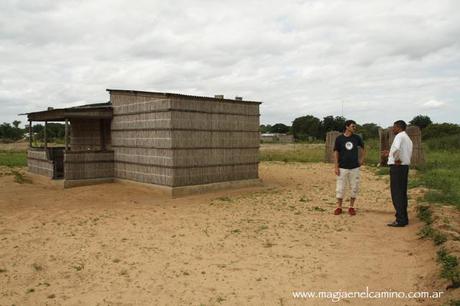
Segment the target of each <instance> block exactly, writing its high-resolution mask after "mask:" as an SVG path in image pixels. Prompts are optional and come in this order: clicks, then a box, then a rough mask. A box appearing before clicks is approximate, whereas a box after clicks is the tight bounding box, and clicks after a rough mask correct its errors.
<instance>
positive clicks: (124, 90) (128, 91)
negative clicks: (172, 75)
mask: <svg viewBox="0 0 460 306" xmlns="http://www.w3.org/2000/svg"><path fill="white" fill-rule="evenodd" d="M106 90H107V91H108V92H112V91H113V92H126V93H131V94H154V95H162V96H165V97H168V98H169V97H176V98H193V99H202V100H212V101H225V102H233V103H257V104H261V103H262V102H258V101H248V100H234V99H225V98H224V99H221V98H215V97H206V96H194V95H184V94H178V93H169V92H156V91H142V90H127V89H110V88H107V89H106Z"/></svg>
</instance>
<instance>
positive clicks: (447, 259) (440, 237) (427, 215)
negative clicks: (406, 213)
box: [417, 205, 460, 288]
mask: <svg viewBox="0 0 460 306" xmlns="http://www.w3.org/2000/svg"><path fill="white" fill-rule="evenodd" d="M417 216H418V218H420V220H421V221H423V222H424V223H425V225H424V226H423V228H422V229H421V230H420V232H419V235H420V236H421V238H431V239H432V240H433V242H434V243H435V244H436V245H441V244H443V243H444V242H446V241H447V236H446V235H445V234H444V233H442V232H440V231H438V230H436V229H434V228H433V227H432V226H431V225H432V223H433V214H432V212H431V209H430V207H429V206H425V205H424V206H422V205H419V206H418V207H417ZM437 261H438V263H439V264H440V265H441V277H442V278H444V279H446V280H448V281H449V282H451V284H450V285H449V288H459V287H460V268H459V265H458V258H457V257H456V256H453V255H450V254H449V253H448V252H447V250H446V249H445V248H444V247H441V248H440V249H439V250H438V251H437Z"/></svg>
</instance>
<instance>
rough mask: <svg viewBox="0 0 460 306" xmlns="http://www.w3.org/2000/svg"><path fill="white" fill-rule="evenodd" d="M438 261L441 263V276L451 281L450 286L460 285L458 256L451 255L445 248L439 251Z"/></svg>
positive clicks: (457, 286)
mask: <svg viewBox="0 0 460 306" xmlns="http://www.w3.org/2000/svg"><path fill="white" fill-rule="evenodd" d="M437 255H438V259H437V260H438V262H439V263H440V264H441V267H442V269H441V276H442V277H443V278H445V279H447V280H448V281H450V282H451V285H450V288H459V287H460V268H459V266H458V258H457V257H456V256H453V255H450V254H449V253H448V252H447V251H446V249H445V248H441V249H440V250H439V251H438V252H437Z"/></svg>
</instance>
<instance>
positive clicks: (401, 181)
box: [390, 165, 409, 224]
mask: <svg viewBox="0 0 460 306" xmlns="http://www.w3.org/2000/svg"><path fill="white" fill-rule="evenodd" d="M408 176H409V166H407V165H399V166H397V165H390V188H391V200H392V201H393V206H394V208H395V210H396V214H395V216H396V222H398V223H399V224H409V218H408V216H407V179H408Z"/></svg>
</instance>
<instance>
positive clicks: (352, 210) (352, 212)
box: [348, 207, 356, 216]
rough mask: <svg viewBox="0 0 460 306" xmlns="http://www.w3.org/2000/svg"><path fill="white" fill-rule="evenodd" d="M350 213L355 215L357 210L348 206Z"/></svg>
mask: <svg viewBox="0 0 460 306" xmlns="http://www.w3.org/2000/svg"><path fill="white" fill-rule="evenodd" d="M348 213H349V214H350V216H354V215H356V210H355V209H354V208H353V207H350V208H348Z"/></svg>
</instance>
